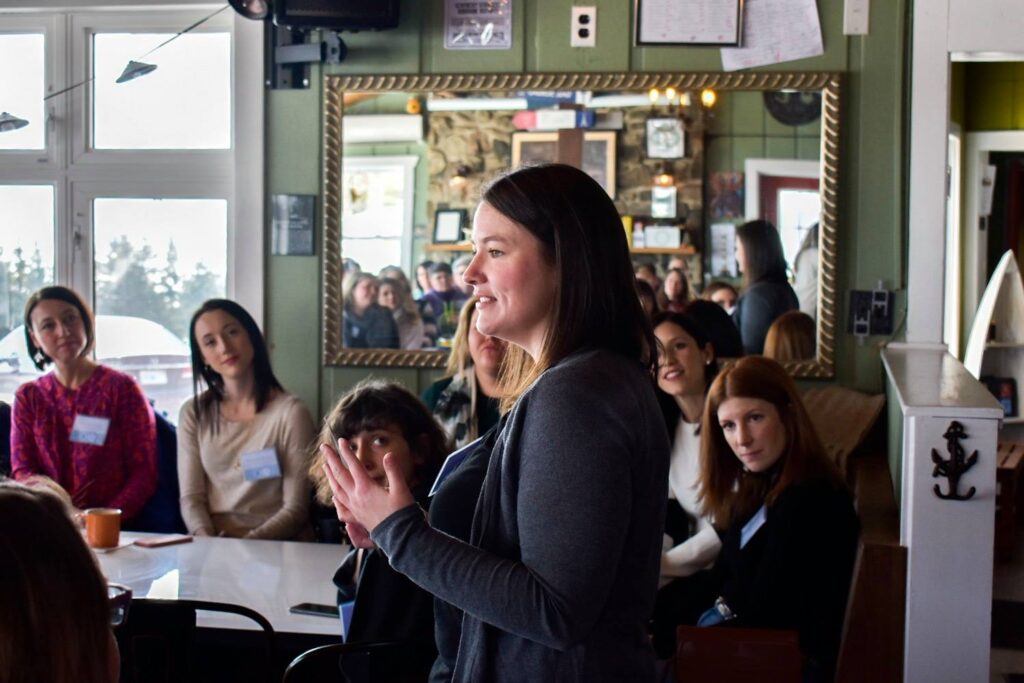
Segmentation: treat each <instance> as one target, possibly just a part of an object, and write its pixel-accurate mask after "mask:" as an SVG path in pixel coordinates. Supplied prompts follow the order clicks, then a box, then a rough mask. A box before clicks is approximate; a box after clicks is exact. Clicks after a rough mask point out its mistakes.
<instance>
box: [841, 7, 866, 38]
mask: <svg viewBox="0 0 1024 683" xmlns="http://www.w3.org/2000/svg"><path fill="white" fill-rule="evenodd" d="M870 5H871V0H845V2H844V3H843V34H844V35H847V36H866V35H867V34H868V23H869V22H868V15H869V9H870Z"/></svg>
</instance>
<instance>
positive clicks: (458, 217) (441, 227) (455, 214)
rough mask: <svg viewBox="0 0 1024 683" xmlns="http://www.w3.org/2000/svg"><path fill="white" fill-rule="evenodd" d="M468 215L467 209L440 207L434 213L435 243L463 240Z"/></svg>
mask: <svg viewBox="0 0 1024 683" xmlns="http://www.w3.org/2000/svg"><path fill="white" fill-rule="evenodd" d="M468 215H469V214H468V212H467V211H466V210H465V209H438V210H437V213H435V214H434V244H455V243H457V242H461V241H462V239H463V238H462V228H463V227H464V226H465V225H466V218H467V216H468Z"/></svg>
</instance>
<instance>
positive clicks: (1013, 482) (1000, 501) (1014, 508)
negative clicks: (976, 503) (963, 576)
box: [995, 441, 1024, 562]
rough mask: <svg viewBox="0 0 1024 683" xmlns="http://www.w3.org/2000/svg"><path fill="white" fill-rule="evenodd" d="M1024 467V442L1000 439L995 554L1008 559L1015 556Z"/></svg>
mask: <svg viewBox="0 0 1024 683" xmlns="http://www.w3.org/2000/svg"><path fill="white" fill-rule="evenodd" d="M1022 470H1024V443H1021V442H1019V441H1000V442H999V448H998V450H997V451H996V539H995V557H996V560H997V561H1000V562H1005V561H1006V560H1009V559H1011V558H1012V557H1013V539H1014V537H1015V536H1016V534H1017V517H1018V516H1019V511H1018V502H1019V501H1020V490H1019V488H1018V484H1019V483H1020V474H1021V471H1022Z"/></svg>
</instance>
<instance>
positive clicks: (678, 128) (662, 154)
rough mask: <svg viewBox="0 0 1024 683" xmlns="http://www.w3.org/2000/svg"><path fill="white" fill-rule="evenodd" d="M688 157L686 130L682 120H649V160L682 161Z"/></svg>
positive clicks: (665, 118)
mask: <svg viewBox="0 0 1024 683" xmlns="http://www.w3.org/2000/svg"><path fill="white" fill-rule="evenodd" d="M685 156H686V128H684V127H683V120H682V119H681V118H678V117H675V116H671V117H664V118H650V119H647V158H648V159H682V158H683V157H685Z"/></svg>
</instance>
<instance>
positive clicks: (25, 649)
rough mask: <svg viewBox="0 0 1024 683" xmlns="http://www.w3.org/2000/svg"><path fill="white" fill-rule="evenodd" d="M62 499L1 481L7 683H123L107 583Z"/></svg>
mask: <svg viewBox="0 0 1024 683" xmlns="http://www.w3.org/2000/svg"><path fill="white" fill-rule="evenodd" d="M70 513H71V510H70V509H69V508H68V506H67V505H66V504H65V503H64V502H62V501H61V499H60V498H59V497H57V496H54V495H52V494H51V493H49V492H47V491H43V490H39V489H35V488H28V487H25V486H22V485H20V484H17V483H15V482H14V481H11V480H3V479H0V520H2V523H3V532H2V533H0V576H2V580H0V681H5V683H71V682H72V681H74V682H75V683H116V681H117V680H118V678H119V675H120V662H119V659H118V650H117V643H116V642H115V640H114V636H113V633H112V631H111V622H112V611H111V606H110V603H109V602H108V598H107V582H106V579H104V578H103V575H102V574H101V573H100V570H99V567H98V566H97V564H96V559H95V557H94V556H93V554H92V552H91V551H90V550H89V548H88V547H87V546H86V544H85V541H84V539H83V538H82V534H81V533H80V532H79V530H78V528H77V527H76V526H75V524H74V523H73V522H72V520H71V517H70Z"/></svg>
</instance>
